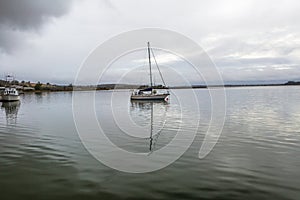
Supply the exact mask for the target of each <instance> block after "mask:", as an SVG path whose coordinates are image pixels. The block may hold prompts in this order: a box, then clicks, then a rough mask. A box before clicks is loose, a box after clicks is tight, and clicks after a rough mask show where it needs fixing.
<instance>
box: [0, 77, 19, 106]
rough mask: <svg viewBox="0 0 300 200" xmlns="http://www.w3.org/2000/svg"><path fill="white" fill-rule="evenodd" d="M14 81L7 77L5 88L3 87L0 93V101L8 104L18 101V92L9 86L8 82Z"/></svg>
mask: <svg viewBox="0 0 300 200" xmlns="http://www.w3.org/2000/svg"><path fill="white" fill-rule="evenodd" d="M11 79H12V80H14V78H13V76H10V75H7V76H6V82H7V86H5V88H4V91H3V92H1V97H0V101H5V102H10V101H19V100H20V95H19V92H18V90H17V89H16V88H15V87H12V86H10V80H11Z"/></svg>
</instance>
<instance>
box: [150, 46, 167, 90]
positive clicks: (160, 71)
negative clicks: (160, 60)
mask: <svg viewBox="0 0 300 200" xmlns="http://www.w3.org/2000/svg"><path fill="white" fill-rule="evenodd" d="M151 52H152V55H153V58H154V61H155V65H156V67H157V69H158V72H159V75H160V78H161V80H162V82H163V84H164V86H167V85H166V83H165V80H164V78H163V76H162V73H161V71H160V69H159V67H158V64H157V61H156V58H155V56H154V52H153V49H152V48H151Z"/></svg>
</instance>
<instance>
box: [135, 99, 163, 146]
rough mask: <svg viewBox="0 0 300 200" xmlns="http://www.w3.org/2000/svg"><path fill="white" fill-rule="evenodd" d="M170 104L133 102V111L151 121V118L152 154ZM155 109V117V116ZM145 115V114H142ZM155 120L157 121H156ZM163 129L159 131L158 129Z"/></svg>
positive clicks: (150, 138) (150, 137)
mask: <svg viewBox="0 0 300 200" xmlns="http://www.w3.org/2000/svg"><path fill="white" fill-rule="evenodd" d="M167 105H168V102H165V101H163V102H153V101H145V100H143V101H138V100H134V101H131V106H132V108H133V110H135V111H137V112H139V114H140V116H142V117H143V118H146V120H149V117H150V134H149V151H150V152H152V151H154V149H155V144H156V142H157V140H158V137H159V136H160V134H161V132H162V130H163V127H164V124H165V119H166V113H167V108H168V106H167ZM154 107H155V111H157V112H155V115H154ZM141 113H143V114H141ZM155 118H156V119H157V120H156V121H154V120H155ZM157 126H158V127H161V128H160V129H159V130H157V129H158V127H157Z"/></svg>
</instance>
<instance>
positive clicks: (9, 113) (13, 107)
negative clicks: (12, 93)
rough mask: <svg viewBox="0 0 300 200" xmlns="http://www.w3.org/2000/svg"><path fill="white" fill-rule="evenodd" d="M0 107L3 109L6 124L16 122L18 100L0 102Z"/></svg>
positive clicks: (18, 106)
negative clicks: (0, 104) (0, 103)
mask: <svg viewBox="0 0 300 200" xmlns="http://www.w3.org/2000/svg"><path fill="white" fill-rule="evenodd" d="M1 108H2V109H3V110H4V111H5V115H6V120H7V123H8V124H12V123H17V116H18V111H19V108H20V101H13V102H2V106H1Z"/></svg>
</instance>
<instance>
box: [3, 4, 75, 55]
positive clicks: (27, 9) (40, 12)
mask: <svg viewBox="0 0 300 200" xmlns="http://www.w3.org/2000/svg"><path fill="white" fill-rule="evenodd" d="M71 4H72V0H51V1H44V0H0V50H1V51H4V52H7V53H9V52H11V51H12V50H13V49H14V48H15V47H17V46H18V45H19V44H22V43H23V42H25V40H26V32H34V31H37V30H39V29H40V28H41V27H42V26H43V24H44V23H47V22H48V21H49V20H50V19H51V18H55V17H60V16H62V15H64V14H66V13H67V12H68V10H69V8H70V7H71Z"/></svg>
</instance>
